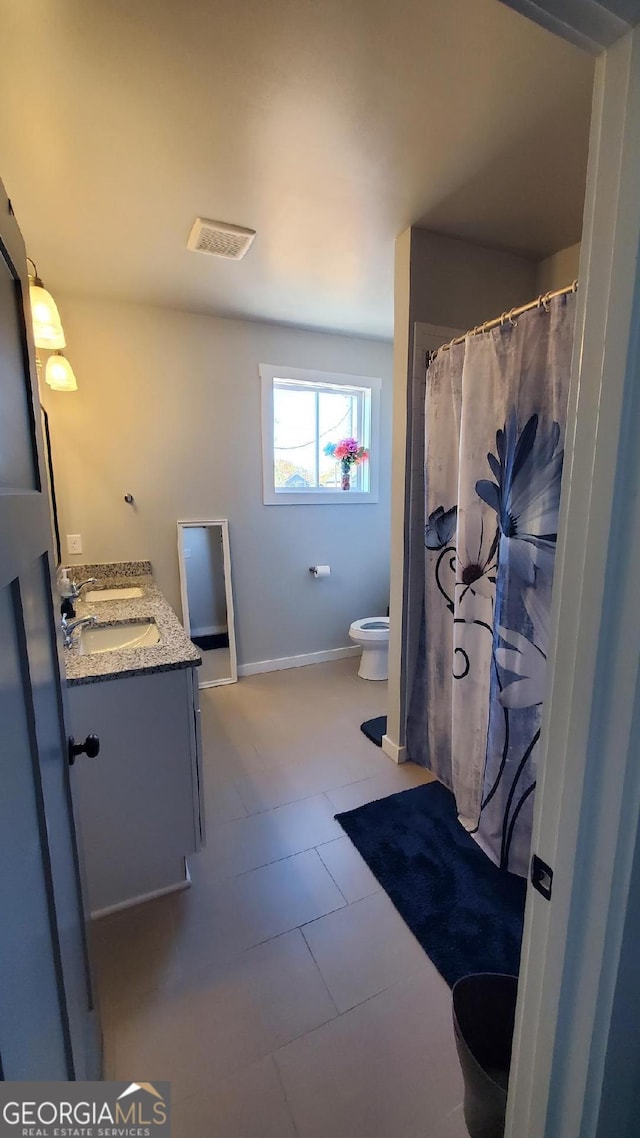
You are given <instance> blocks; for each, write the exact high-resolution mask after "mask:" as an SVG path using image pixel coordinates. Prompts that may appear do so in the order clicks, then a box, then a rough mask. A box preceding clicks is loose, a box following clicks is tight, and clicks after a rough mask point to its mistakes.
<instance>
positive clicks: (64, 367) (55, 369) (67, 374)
mask: <svg viewBox="0 0 640 1138" xmlns="http://www.w3.org/2000/svg"><path fill="white" fill-rule="evenodd" d="M44 378H45V380H46V382H47V383H48V384H49V387H50V388H51V390H52V391H77V390H78V384H77V382H76V377H75V375H74V374H73V368H72V367H71V364H70V363H69V361H68V359H67V357H66V356H63V354H62V352H54V353H53V355H51V356H49V359H48V360H47V366H46V368H45V373H44Z"/></svg>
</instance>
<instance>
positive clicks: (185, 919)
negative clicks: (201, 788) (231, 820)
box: [173, 850, 345, 963]
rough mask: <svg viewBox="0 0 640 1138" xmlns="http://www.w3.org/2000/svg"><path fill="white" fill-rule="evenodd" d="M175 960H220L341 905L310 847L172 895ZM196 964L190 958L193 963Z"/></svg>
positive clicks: (340, 900) (330, 879) (341, 897)
mask: <svg viewBox="0 0 640 1138" xmlns="http://www.w3.org/2000/svg"><path fill="white" fill-rule="evenodd" d="M173 901H174V920H175V924H176V943H177V950H178V956H179V958H180V957H181V956H182V957H184V956H185V955H187V956H194V957H195V958H197V960H198V961H200V960H203V959H207V958H209V957H216V958H225V957H227V956H228V955H229V954H230V953H232V952H237V951H242V950H243V949H245V948H249V947H250V946H251V945H255V944H259V943H260V942H261V941H264V940H268V939H269V938H270V937H274V936H279V935H280V934H281V933H284V932H288V930H289V929H294V928H297V927H299V926H300V925H304V924H307V923H308V922H309V921H313V920H315V919H316V918H317V917H321V916H324V915H325V914H326V913H330V912H332V911H333V910H334V909H339V908H341V907H342V906H343V905H344V904H345V900H344V897H343V896H342V894H341V892H340V890H339V889H338V887H337V885H336V884H335V882H334V881H333V879H332V877H331V876H330V874H329V872H328V871H327V869H326V868H325V866H324V865H323V864H322V862H321V860H320V858H319V857H318V854H317V853H316V851H315V850H308V851H307V852H306V853H300V854H295V855H294V856H293V857H288V858H285V859H284V860H283V861H277V862H274V863H273V864H272V865H267V866H263V867H262V868H260V869H254V870H252V871H251V872H250V873H244V874H242V875H241V876H239V877H232V878H229V879H227V880H224V881H214V882H210V883H207V884H200V882H194V884H193V886H192V887H191V889H190V890H189V891H188V892H185V893H182V894H176V895H175V897H174V899H173ZM193 962H194V963H195V959H194V961H193Z"/></svg>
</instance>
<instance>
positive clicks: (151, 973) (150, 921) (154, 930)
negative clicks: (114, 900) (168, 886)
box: [90, 897, 175, 1020]
mask: <svg viewBox="0 0 640 1138" xmlns="http://www.w3.org/2000/svg"><path fill="white" fill-rule="evenodd" d="M90 945H91V958H92V962H93V966H94V972H95V976H96V981H97V986H98V993H99V996H100V1003H101V1008H102V1015H103V1018H104V1019H105V1020H108V1018H109V1014H110V1010H111V1008H112V1007H113V1006H114V1005H115V1004H117V1003H119V1002H120V1001H121V1000H126V999H129V998H131V997H135V996H139V995H141V994H142V993H144V992H149V991H152V990H154V989H156V988H162V987H163V986H164V985H165V984H166V982H167V977H168V976H170V975H172V969H173V961H174V958H175V936H174V925H173V916H172V906H171V901H170V899H169V898H166V897H163V898H159V899H158V900H157V901H149V902H147V903H146V904H144V905H134V906H132V907H131V908H129V909H123V910H122V911H121V912H119V913H114V914H112V915H111V916H108V917H101V918H100V919H99V920H95V921H92V922H91V924H90Z"/></svg>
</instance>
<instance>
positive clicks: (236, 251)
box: [187, 217, 256, 261]
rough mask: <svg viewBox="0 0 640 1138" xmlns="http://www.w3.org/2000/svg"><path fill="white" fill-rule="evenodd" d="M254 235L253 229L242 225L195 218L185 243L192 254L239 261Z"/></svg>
mask: <svg viewBox="0 0 640 1138" xmlns="http://www.w3.org/2000/svg"><path fill="white" fill-rule="evenodd" d="M255 235H256V231H255V229H245V228H244V227H243V226H242V225H229V224H228V223H227V222H226V221H209V220H208V219H207V218H206V217H196V220H195V221H194V223H193V228H192V230H191V233H190V234H189V239H188V241H187V249H192V250H193V252H194V253H209V254H210V255H211V256H212V257H228V258H230V259H231V260H232V261H239V260H240V259H241V258H242V257H244V255H245V253H246V251H247V249H248V248H249V246H250V244H251V242H252V241H253V239H254V237H255Z"/></svg>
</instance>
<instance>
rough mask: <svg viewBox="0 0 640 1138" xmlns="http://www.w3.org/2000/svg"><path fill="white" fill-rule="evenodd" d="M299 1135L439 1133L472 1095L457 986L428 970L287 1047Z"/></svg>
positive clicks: (281, 1057) (403, 1137)
mask: <svg viewBox="0 0 640 1138" xmlns="http://www.w3.org/2000/svg"><path fill="white" fill-rule="evenodd" d="M276 1063H277V1064H278V1067H279V1069H280V1073H281V1075H282V1081H283V1085H284V1089H285V1093H286V1096H287V1101H288V1103H289V1106H290V1109H291V1112H292V1114H293V1119H294V1122H295V1125H296V1130H297V1133H298V1135H299V1138H327V1136H328V1135H330V1136H331V1138H436V1136H437V1134H438V1127H439V1126H440V1125H441V1124H442V1123H443V1121H444V1119H445V1118H446V1116H447V1115H448V1114H450V1113H451V1111H452V1110H453V1109H454V1108H455V1107H456V1106H457V1105H458V1104H459V1103H460V1101H461V1099H462V1076H461V1075H460V1068H459V1065H458V1060H457V1055H456V1051H455V1044H454V1040H453V1029H452V1026H451V993H450V991H449V989H448V988H447V986H446V984H445V983H444V980H442V978H441V977H440V976H438V974H437V972H436V971H435V969H423V970H422V971H421V972H419V973H417V974H416V975H415V976H414V977H411V978H410V979H408V980H406V981H403V982H401V983H400V984H395V985H394V986H393V987H392V988H388V989H387V990H386V991H385V992H382V993H381V994H380V995H378V996H374V997H373V998H372V999H371V1000H367V1002H366V1003H364V1004H360V1005H359V1006H358V1007H357V1008H354V1009H353V1010H352V1011H350V1012H346V1013H345V1014H344V1015H341V1016H339V1017H338V1018H337V1019H334V1020H332V1021H331V1022H330V1023H328V1024H326V1025H325V1026H323V1027H321V1028H318V1029H317V1030H316V1031H313V1032H311V1033H309V1034H308V1035H305V1036H304V1037H303V1038H300V1039H298V1040H296V1041H295V1042H293V1043H291V1044H289V1045H288V1046H287V1047H285V1048H283V1049H282V1050H280V1051H278V1052H277V1054H276Z"/></svg>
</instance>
